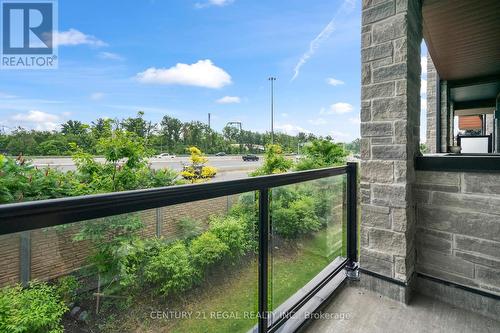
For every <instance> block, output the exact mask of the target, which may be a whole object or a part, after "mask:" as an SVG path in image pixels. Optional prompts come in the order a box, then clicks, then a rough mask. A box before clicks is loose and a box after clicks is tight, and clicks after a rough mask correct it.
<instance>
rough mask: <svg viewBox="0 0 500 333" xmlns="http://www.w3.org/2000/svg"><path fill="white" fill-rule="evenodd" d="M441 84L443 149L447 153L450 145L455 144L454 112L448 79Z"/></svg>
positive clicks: (442, 151)
mask: <svg viewBox="0 0 500 333" xmlns="http://www.w3.org/2000/svg"><path fill="white" fill-rule="evenodd" d="M440 84H441V88H440V91H441V98H440V101H441V110H440V113H441V151H440V153H447V152H448V146H451V145H453V134H452V133H453V112H452V107H451V105H450V101H449V99H448V96H449V91H448V81H446V80H442V81H441V82H440Z"/></svg>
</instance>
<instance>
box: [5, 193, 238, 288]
mask: <svg viewBox="0 0 500 333" xmlns="http://www.w3.org/2000/svg"><path fill="white" fill-rule="evenodd" d="M236 199H237V196H229V197H219V198H214V199H208V200H201V201H195V202H189V203H184V204H179V205H172V206H169V207H163V208H161V210H160V211H157V210H156V209H150V210H145V211H142V212H140V213H139V214H140V217H141V220H142V222H143V224H144V229H143V230H142V236H143V237H144V238H151V237H154V236H155V235H156V234H157V230H158V228H157V225H158V223H157V221H158V219H159V222H160V228H159V230H160V231H161V237H163V238H165V239H176V238H179V237H180V233H181V230H180V228H179V227H178V225H179V223H178V222H179V221H180V220H181V219H183V218H191V219H196V220H199V221H202V222H206V221H207V219H208V217H209V216H211V215H216V214H223V213H226V212H227V210H228V209H229V208H230V206H231V205H232V203H234V202H235V200H236ZM81 223H83V222H78V223H74V224H71V225H70V226H69V227H68V228H65V229H64V230H61V229H57V228H46V229H39V230H33V231H31V232H30V237H31V247H30V248H31V260H30V263H31V264H30V266H29V271H30V272H31V278H30V279H31V280H33V279H37V280H40V281H45V280H49V279H53V278H57V277H59V276H62V275H66V274H69V273H71V272H74V271H76V270H79V269H81V268H82V267H84V266H85V264H86V259H87V257H88V256H89V254H90V253H91V250H92V248H91V245H90V244H89V243H88V242H86V241H78V242H75V241H73V236H74V234H75V233H76V232H77V231H78V230H79V226H81ZM20 244H21V237H20V234H11V235H4V236H0V287H3V286H5V285H12V284H14V283H19V282H21V274H20V271H21V262H22V259H21V245H20Z"/></svg>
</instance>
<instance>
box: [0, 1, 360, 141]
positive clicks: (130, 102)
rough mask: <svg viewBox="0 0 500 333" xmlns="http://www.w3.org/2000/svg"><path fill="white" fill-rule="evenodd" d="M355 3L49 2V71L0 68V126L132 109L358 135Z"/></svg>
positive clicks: (260, 127)
mask: <svg viewBox="0 0 500 333" xmlns="http://www.w3.org/2000/svg"><path fill="white" fill-rule="evenodd" d="M360 6H361V4H360V0H331V1H325V0H307V1H306V0H288V1H277V0H265V1H264V0H260V1H248V0H246V1H245V0H140V1H139V0H127V1H124V0H121V1H119V0H107V1H97V0H85V1H83V0H80V1H75V0H60V1H59V4H58V10H59V13H58V18H59V19H58V29H59V31H58V32H57V34H56V37H57V38H56V40H57V44H58V48H59V68H58V69H55V70H3V71H0V77H1V80H0V126H1V125H4V126H8V127H11V128H12V127H15V126H23V127H26V128H34V129H46V130H53V129H56V128H58V126H59V124H60V123H63V122H65V121H67V120H69V119H73V120H80V121H83V122H87V123H90V122H91V121H92V120H95V119H96V118H98V117H109V118H126V117H130V116H134V115H135V114H136V113H137V111H139V110H141V111H144V112H145V118H147V119H149V120H152V121H154V122H159V121H160V120H161V118H162V117H163V116H164V115H170V116H173V117H177V118H179V119H181V120H183V121H191V120H199V121H202V122H207V118H208V113H211V115H212V117H211V118H212V127H213V128H214V129H216V130H221V129H222V128H223V127H224V126H225V125H226V124H227V123H228V122H230V121H241V122H242V124H243V128H244V129H248V130H256V131H269V130H270V126H271V121H270V85H269V81H268V77H269V76H274V77H276V78H277V81H276V82H275V130H279V131H283V132H287V133H289V134H296V133H298V132H299V131H303V132H311V133H314V134H316V135H331V136H332V137H333V138H334V139H335V140H336V141H344V142H347V141H351V140H353V139H355V138H357V137H359V110H360V81H361V78H360V75H361V64H360V43H361V42H360V29H361V9H360Z"/></svg>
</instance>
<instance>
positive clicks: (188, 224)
mask: <svg viewBox="0 0 500 333" xmlns="http://www.w3.org/2000/svg"><path fill="white" fill-rule="evenodd" d="M177 228H178V229H179V231H180V237H181V238H182V239H186V240H190V239H193V238H195V237H196V236H198V235H200V234H201V233H202V232H203V226H202V224H201V222H200V221H198V220H195V219H192V218H188V217H185V218H182V219H180V220H179V222H178V223H177Z"/></svg>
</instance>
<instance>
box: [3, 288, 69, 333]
mask: <svg viewBox="0 0 500 333" xmlns="http://www.w3.org/2000/svg"><path fill="white" fill-rule="evenodd" d="M66 311H68V308H67V307H66V305H65V304H64V301H63V299H62V298H61V296H60V295H59V293H58V291H57V288H56V287H54V286H49V285H47V284H46V283H34V284H31V285H30V286H29V288H22V287H21V286H16V287H5V288H3V289H1V290H0V332H15V333H62V332H63V327H62V325H61V318H62V316H63V315H64V313H65V312H66Z"/></svg>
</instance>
